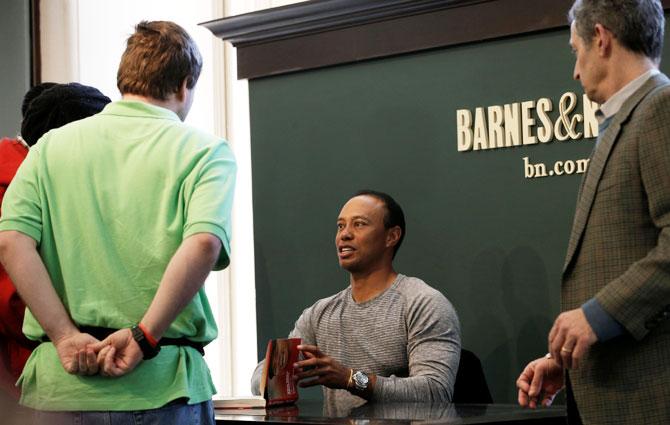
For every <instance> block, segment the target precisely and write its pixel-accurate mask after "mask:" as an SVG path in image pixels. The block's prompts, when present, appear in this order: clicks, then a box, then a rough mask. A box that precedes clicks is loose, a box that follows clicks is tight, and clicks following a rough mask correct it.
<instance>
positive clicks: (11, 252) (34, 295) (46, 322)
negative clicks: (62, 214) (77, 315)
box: [0, 231, 98, 375]
mask: <svg viewBox="0 0 670 425" xmlns="http://www.w3.org/2000/svg"><path fill="white" fill-rule="evenodd" d="M0 261H2V264H3V266H4V267H5V270H7V273H8V274H9V276H10V277H11V278H12V281H13V282H14V285H15V286H16V289H17V291H18V292H19V295H21V298H23V301H24V302H25V303H26V305H27V306H28V308H29V309H30V311H31V312H32V313H33V315H34V316H35V318H36V319H37V321H38V322H39V324H40V326H42V329H44V332H46V334H47V336H48V337H49V339H51V341H52V342H53V344H54V346H55V347H56V350H57V352H58V356H59V358H60V361H61V364H62V365H63V368H64V369H65V370H66V371H67V372H69V373H77V374H83V375H89V374H94V373H97V372H98V365H97V362H96V356H95V353H94V352H93V350H91V349H87V345H89V344H93V343H96V342H98V340H97V339H95V338H94V337H92V336H91V335H88V334H83V333H81V332H79V329H77V327H76V326H75V324H74V323H73V322H72V320H71V319H70V316H69V314H68V313H67V311H66V309H65V306H64V305H63V303H62V301H61V299H60V298H59V297H58V294H57V293H56V290H55V289H54V287H53V284H52V283H51V278H50V277H49V273H48V272H47V269H46V267H45V266H44V262H42V258H41V257H40V255H39V253H38V252H37V242H35V240H34V239H33V238H31V237H30V236H27V235H25V234H23V233H21V232H17V231H3V232H0Z"/></svg>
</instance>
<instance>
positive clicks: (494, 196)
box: [250, 30, 595, 403]
mask: <svg viewBox="0 0 670 425" xmlns="http://www.w3.org/2000/svg"><path fill="white" fill-rule="evenodd" d="M573 60H574V59H573V57H572V55H571V53H570V49H569V47H568V31H567V30H558V31H551V32H545V33H540V34H534V35H526V36H519V37H513V38H506V39H501V40H496V41H491V42H485V43H475V44H470V45H465V46H459V47H453V48H447V49H440V50H434V51H429V52H422V53H416V54H410V55H403V56H398V57H392V58H385V59H380V60H374V61H366V62H362V63H357V64H351V65H343V66H337V67H331V68H326V69H321V70H315V71H308V72H300V73H294V74H289V75H283V76H277V77H269V78H263V79H258V80H252V81H251V82H250V102H251V131H252V167H253V202H254V231H255V254H256V293H257V315H258V332H259V341H258V344H259V353H264V352H265V349H264V347H265V344H266V341H267V340H268V339H269V338H271V337H278V336H283V335H286V334H287V333H288V332H289V331H290V330H291V329H292V326H293V322H294V321H295V319H296V318H297V317H298V315H299V314H300V313H301V312H302V310H303V309H304V308H306V307H308V306H310V305H311V304H312V303H313V302H314V301H316V300H317V299H319V298H323V297H326V296H329V295H331V294H333V293H335V292H337V291H339V290H341V289H343V288H344V287H346V285H347V284H348V275H347V273H346V272H344V271H342V270H340V269H339V267H338V264H337V259H336V253H335V246H334V236H335V220H336V217H337V214H338V213H339V210H340V208H341V206H342V204H343V203H344V202H345V201H346V200H347V199H348V197H349V195H350V194H351V193H353V192H354V191H356V190H357V189H361V188H372V189H377V190H382V191H387V192H389V193H390V194H392V195H393V196H394V197H395V198H396V199H397V200H398V201H399V203H400V204H401V205H402V206H403V208H404V210H405V214H406V218H407V236H406V239H405V241H404V244H403V246H402V248H401V249H400V251H399V253H398V256H397V258H396V262H395V265H396V270H397V271H399V272H401V273H404V274H407V275H412V276H417V277H420V278H422V279H424V280H425V281H426V282H427V283H429V284H430V285H432V286H434V287H436V288H438V289H439V290H440V291H442V292H443V293H444V294H445V295H446V296H447V297H448V298H449V299H450V300H451V302H452V303H453V304H454V306H455V307H456V309H457V311H458V313H459V316H460V319H461V326H462V333H463V345H464V347H465V348H468V349H470V350H472V351H474V352H475V353H476V354H477V355H478V356H479V357H480V359H481V360H482V363H483V365H484V370H485V374H486V377H487V380H488V383H489V386H490V389H491V392H492V394H493V397H494V400H495V401H496V402H507V403H511V402H515V400H516V391H515V387H514V382H515V380H516V377H517V376H518V374H519V372H520V371H521V370H522V368H523V367H524V366H525V364H526V363H527V362H528V361H529V360H531V359H533V358H535V357H537V356H540V355H542V354H544V353H545V352H546V345H547V342H546V341H547V333H548V331H549V329H550V327H551V324H552V321H553V319H554V317H555V316H556V314H557V313H558V311H559V296H560V273H561V268H562V264H563V259H564V255H565V251H566V247H567V241H568V236H569V231H570V226H571V222H572V215H573V212H574V205H575V199H576V195H577V191H578V186H579V183H580V179H581V175H577V174H575V175H570V176H566V175H563V176H553V177H546V178H538V179H527V178H525V177H524V167H523V160H522V158H523V157H529V158H530V161H531V162H547V163H553V162H554V161H557V160H576V159H580V158H587V157H588V155H589V153H590V151H591V149H592V148H593V144H594V140H595V139H593V138H591V139H581V140H570V141H565V142H559V141H556V140H555V141H553V142H550V143H547V144H536V145H529V146H520V147H514V148H506V149H495V150H482V151H477V152H458V151H457V147H456V146H457V144H456V134H457V131H456V110H457V109H463V108H467V109H470V110H473V111H474V108H475V107H478V106H483V107H486V106H489V105H502V104H508V103H512V102H520V101H526V100H537V99H539V98H541V97H548V98H550V99H552V101H553V103H554V111H553V112H552V113H550V116H551V117H552V119H553V120H555V119H556V118H557V117H558V101H559V98H560V97H561V95H562V94H563V93H565V92H568V91H572V92H575V93H577V94H578V95H579V99H580V102H579V107H578V110H576V111H575V112H581V95H582V90H581V87H580V85H579V83H578V82H575V81H573V80H572V78H571V77H572V69H573V68H572V67H573ZM311 394H312V395H313V393H311Z"/></svg>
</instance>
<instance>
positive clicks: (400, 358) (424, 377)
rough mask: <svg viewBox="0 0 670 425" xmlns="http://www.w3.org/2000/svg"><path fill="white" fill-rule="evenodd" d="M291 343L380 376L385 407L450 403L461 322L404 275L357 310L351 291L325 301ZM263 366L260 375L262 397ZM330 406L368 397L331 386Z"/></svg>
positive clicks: (305, 316)
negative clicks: (405, 403) (399, 403)
mask: <svg viewBox="0 0 670 425" xmlns="http://www.w3.org/2000/svg"><path fill="white" fill-rule="evenodd" d="M290 337H292V338H293V337H295V338H302V339H303V343H305V344H314V345H317V346H319V348H320V349H321V351H322V352H323V353H325V354H326V355H329V356H331V357H333V358H334V359H335V360H337V361H338V362H340V363H342V364H343V365H345V366H346V367H350V368H353V369H354V370H362V371H364V372H367V373H374V374H376V375H377V383H376V386H375V389H374V394H373V399H374V400H378V401H424V402H429V401H450V400H451V397H452V394H453V388H454V381H455V380H456V371H457V369H458V362H459V359H460V350H461V338H460V325H459V322H458V316H457V315H456V311H455V310H454V308H453V306H452V305H451V303H450V302H449V301H448V300H447V299H446V298H445V297H444V295H442V294H441V293H440V292H439V291H437V290H435V289H434V288H432V287H430V286H428V285H427V284H426V283H425V282H423V281H422V280H421V279H417V278H414V277H407V276H404V275H401V274H399V275H398V277H397V278H396V280H395V281H394V282H393V284H392V285H391V286H390V287H389V288H388V289H387V290H386V291H384V292H383V293H382V294H380V295H379V296H377V297H376V298H374V299H372V300H370V301H367V302H364V303H360V304H357V303H356V302H355V301H354V300H353V298H352V296H351V287H350V286H349V287H347V288H346V289H345V290H343V291H341V292H338V293H337V294H335V295H333V296H331V297H328V298H324V299H321V300H319V301H317V302H316V303H315V304H314V305H313V306H311V307H309V308H307V309H306V310H305V311H303V313H302V314H301V315H300V318H299V319H298V321H297V322H296V323H295V327H294V329H293V331H291V333H290ZM262 366H263V362H261V363H260V364H259V365H258V367H257V368H256V370H255V371H254V375H253V377H252V391H253V392H254V393H255V394H258V391H259V390H258V388H259V383H260V378H261V374H262V370H263V368H262ZM324 398H325V403H326V404H327V405H328V404H333V403H342V402H347V401H352V402H353V401H355V400H356V399H358V400H360V398H358V397H356V396H354V395H352V394H351V393H349V392H348V391H346V390H334V389H330V388H326V387H324Z"/></svg>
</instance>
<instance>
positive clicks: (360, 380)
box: [351, 370, 370, 391]
mask: <svg viewBox="0 0 670 425" xmlns="http://www.w3.org/2000/svg"><path fill="white" fill-rule="evenodd" d="M351 380H352V381H353V382H354V387H356V389H357V390H358V391H365V390H366V389H367V388H368V384H369V383H370V378H369V377H368V375H366V374H365V373H364V372H362V371H360V370H358V371H356V372H354V374H353V375H351Z"/></svg>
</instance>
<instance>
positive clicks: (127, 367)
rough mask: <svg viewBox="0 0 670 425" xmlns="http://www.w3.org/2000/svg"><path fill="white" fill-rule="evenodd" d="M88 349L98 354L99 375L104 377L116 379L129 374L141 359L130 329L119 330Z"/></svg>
mask: <svg viewBox="0 0 670 425" xmlns="http://www.w3.org/2000/svg"><path fill="white" fill-rule="evenodd" d="M90 348H91V349H93V350H94V351H96V352H97V353H98V357H97V362H98V365H99V366H100V374H101V375H104V376H112V377H118V376H122V375H125V374H127V373H130V372H131V371H132V370H133V369H135V367H136V366H137V365H138V363H139V362H140V361H141V360H142V358H143V354H142V350H141V349H140V346H139V345H138V344H137V342H136V341H135V340H134V339H133V334H132V332H131V331H130V329H119V330H118V331H116V332H114V333H113V334H111V335H109V336H108V337H107V338H105V339H104V340H103V341H101V342H99V343H98V344H95V345H93V346H91V347H90Z"/></svg>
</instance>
